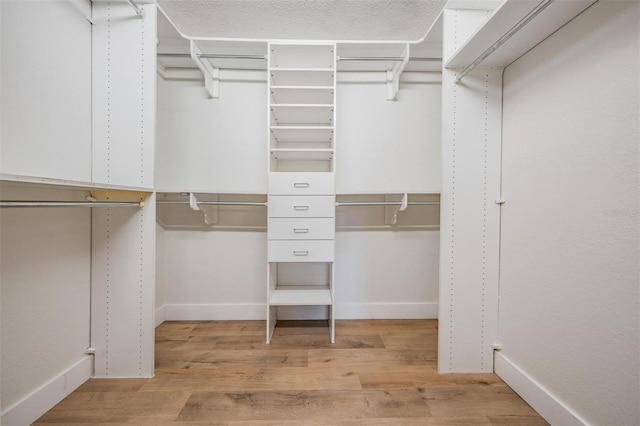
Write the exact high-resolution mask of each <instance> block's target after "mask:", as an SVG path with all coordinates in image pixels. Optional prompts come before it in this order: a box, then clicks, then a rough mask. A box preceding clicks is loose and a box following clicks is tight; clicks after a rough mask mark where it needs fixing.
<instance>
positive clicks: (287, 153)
mask: <svg viewBox="0 0 640 426" xmlns="http://www.w3.org/2000/svg"><path fill="white" fill-rule="evenodd" d="M271 156H272V157H274V158H275V159H277V160H301V161H328V160H331V159H332V158H333V149H291V148H284V149H281V148H276V149H271Z"/></svg>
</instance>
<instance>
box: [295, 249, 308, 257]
mask: <svg viewBox="0 0 640 426" xmlns="http://www.w3.org/2000/svg"><path fill="white" fill-rule="evenodd" d="M293 255H294V256H309V250H294V251H293Z"/></svg>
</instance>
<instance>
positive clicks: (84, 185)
mask: <svg viewBox="0 0 640 426" xmlns="http://www.w3.org/2000/svg"><path fill="white" fill-rule="evenodd" d="M0 182H2V183H19V184H31V185H36V186H37V185H43V186H47V187H64V188H67V189H76V190H107V191H125V192H145V193H149V192H153V188H143V187H135V186H124V185H110V184H107V183H94V182H84V181H75V180H67V179H56V178H47V177H37V176H25V175H14V174H7V173H0Z"/></svg>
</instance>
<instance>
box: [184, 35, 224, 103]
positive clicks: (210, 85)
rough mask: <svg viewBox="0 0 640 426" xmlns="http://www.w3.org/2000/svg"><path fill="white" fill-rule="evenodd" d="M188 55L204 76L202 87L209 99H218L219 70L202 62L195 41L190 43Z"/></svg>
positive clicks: (200, 52) (208, 63)
mask: <svg viewBox="0 0 640 426" xmlns="http://www.w3.org/2000/svg"><path fill="white" fill-rule="evenodd" d="M190 54H191V59H193V62H195V63H196V65H197V66H198V68H199V69H200V71H202V74H203V75H204V87H205V89H206V90H207V93H208V94H209V97H210V98H211V99H218V98H220V68H214V67H213V66H212V65H211V63H210V62H209V61H206V60H203V59H202V58H201V57H200V55H202V50H200V48H199V47H198V45H197V44H196V43H195V41H193V40H191V42H190Z"/></svg>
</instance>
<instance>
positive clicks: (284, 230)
mask: <svg viewBox="0 0 640 426" xmlns="http://www.w3.org/2000/svg"><path fill="white" fill-rule="evenodd" d="M335 233H336V221H335V219H334V218H322V219H317V218H269V224H268V226H267V236H268V238H269V239H270V240H333V239H334V238H335Z"/></svg>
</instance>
